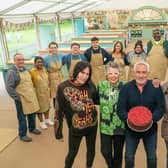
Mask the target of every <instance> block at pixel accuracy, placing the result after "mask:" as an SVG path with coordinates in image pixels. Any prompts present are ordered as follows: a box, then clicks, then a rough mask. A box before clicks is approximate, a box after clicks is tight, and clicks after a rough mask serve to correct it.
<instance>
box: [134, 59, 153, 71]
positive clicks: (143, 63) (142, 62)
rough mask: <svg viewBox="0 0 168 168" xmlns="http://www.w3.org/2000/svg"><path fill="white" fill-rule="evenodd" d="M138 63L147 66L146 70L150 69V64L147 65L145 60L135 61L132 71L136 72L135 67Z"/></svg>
mask: <svg viewBox="0 0 168 168" xmlns="http://www.w3.org/2000/svg"><path fill="white" fill-rule="evenodd" d="M138 65H145V66H146V68H147V72H149V71H150V66H149V64H148V63H147V62H144V61H140V62H137V63H135V65H134V72H136V67H137V66H138Z"/></svg>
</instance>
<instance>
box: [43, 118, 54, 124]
mask: <svg viewBox="0 0 168 168" xmlns="http://www.w3.org/2000/svg"><path fill="white" fill-rule="evenodd" d="M45 123H46V124H48V125H54V122H53V121H51V120H50V119H46V120H45Z"/></svg>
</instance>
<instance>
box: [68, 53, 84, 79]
mask: <svg viewBox="0 0 168 168" xmlns="http://www.w3.org/2000/svg"><path fill="white" fill-rule="evenodd" d="M75 57H76V56H75ZM81 60H82V59H81V56H80V55H79V59H76V60H73V59H72V55H71V65H70V68H69V78H70V79H72V78H73V69H74V67H75V65H76V64H77V63H78V62H79V61H81Z"/></svg>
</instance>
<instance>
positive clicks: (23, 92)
mask: <svg viewBox="0 0 168 168" xmlns="http://www.w3.org/2000/svg"><path fill="white" fill-rule="evenodd" d="M19 76H20V83H19V85H17V87H16V92H17V93H18V94H19V96H20V99H21V103H22V108H23V113H24V114H32V113H35V112H37V111H38V110H39V103H38V100H37V97H36V92H35V89H34V87H33V83H32V80H31V75H30V74H29V72H28V71H23V72H19Z"/></svg>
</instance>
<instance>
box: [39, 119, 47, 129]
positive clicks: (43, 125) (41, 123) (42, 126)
mask: <svg viewBox="0 0 168 168" xmlns="http://www.w3.org/2000/svg"><path fill="white" fill-rule="evenodd" d="M40 128H41V129H47V125H46V124H45V122H44V121H43V122H40Z"/></svg>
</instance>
